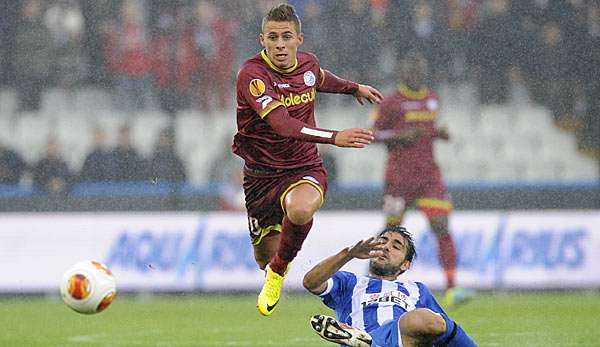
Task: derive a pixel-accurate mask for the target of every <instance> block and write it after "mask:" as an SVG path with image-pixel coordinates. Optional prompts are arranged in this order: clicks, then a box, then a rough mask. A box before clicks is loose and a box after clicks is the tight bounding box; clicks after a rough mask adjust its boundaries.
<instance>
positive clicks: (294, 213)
mask: <svg viewBox="0 0 600 347" xmlns="http://www.w3.org/2000/svg"><path fill="white" fill-rule="evenodd" d="M315 212H316V209H313V208H312V207H310V206H302V207H296V208H292V209H289V210H287V213H286V215H287V217H288V219H289V220H290V222H292V223H294V224H296V225H304V224H306V223H308V222H310V220H311V219H312V218H313V216H314V214H315Z"/></svg>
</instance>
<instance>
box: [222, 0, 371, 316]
mask: <svg viewBox="0 0 600 347" xmlns="http://www.w3.org/2000/svg"><path fill="white" fill-rule="evenodd" d="M303 40H304V36H303V34H302V31H301V24H300V19H299V18H298V16H297V14H296V12H295V10H294V8H293V7H292V6H290V5H288V4H281V5H278V6H275V7H273V8H271V9H270V10H269V12H268V13H267V14H266V15H265V16H264V18H263V21H262V31H261V33H260V35H259V41H260V44H261V46H262V47H263V48H264V49H263V50H262V51H261V52H260V53H258V54H257V55H255V56H254V57H252V58H250V59H248V60H247V61H246V62H245V63H244V64H243V65H242V66H241V68H240V70H239V72H238V76H237V128H238V132H237V134H236V135H235V137H234V141H233V146H232V150H233V152H234V153H236V154H237V155H239V156H240V157H242V158H243V159H244V161H245V165H244V183H243V186H244V194H245V199H246V210H247V212H248V224H249V230H250V237H251V239H252V245H253V246H254V256H255V259H256V262H257V264H258V265H259V267H260V268H261V269H264V270H265V271H266V276H265V282H264V286H263V288H262V290H261V292H260V294H259V296H258V302H257V307H258V310H259V311H260V313H261V314H263V315H270V314H271V313H272V312H273V309H274V308H275V305H277V303H278V302H279V297H280V294H281V288H282V285H283V279H284V276H285V274H286V272H287V268H288V264H289V263H290V262H291V261H292V260H293V259H294V258H295V257H296V254H297V253H298V251H299V250H300V248H301V246H302V243H303V242H304V240H305V238H306V236H307V235H308V232H309V230H310V228H311V226H312V221H313V215H314V214H315V212H316V211H317V210H318V209H319V208H320V207H321V205H322V203H323V199H324V196H325V193H326V191H327V173H326V171H325V169H324V168H323V162H322V160H321V158H320V157H319V153H318V151H317V146H316V143H328V144H333V145H336V146H339V147H352V148H362V147H364V146H365V145H368V144H369V143H371V141H372V140H373V134H372V131H371V130H369V129H363V128H352V129H345V130H341V131H336V130H329V129H321V128H317V127H316V123H315V115H314V109H315V101H316V93H317V92H326V93H340V94H350V95H354V96H355V97H356V98H357V99H358V101H359V102H360V103H361V104H363V102H364V100H367V101H369V102H371V103H373V102H375V103H379V102H380V101H381V99H382V98H383V95H381V93H380V92H379V91H378V90H376V89H375V88H373V87H370V86H366V85H361V84H358V83H355V82H351V81H347V80H344V79H341V78H339V77H337V76H336V75H334V74H333V73H331V72H329V71H327V70H325V69H323V68H321V66H320V64H319V61H318V60H317V58H316V57H315V56H314V55H313V54H310V53H305V52H299V51H298V47H299V46H300V45H301V44H302V42H303Z"/></svg>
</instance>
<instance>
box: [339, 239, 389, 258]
mask: <svg viewBox="0 0 600 347" xmlns="http://www.w3.org/2000/svg"><path fill="white" fill-rule="evenodd" d="M384 244H385V242H383V241H382V240H381V239H379V238H378V237H375V236H373V237H369V238H368V239H366V240H361V241H358V242H357V243H356V244H355V245H354V246H352V247H350V248H349V249H348V256H349V257H352V258H358V259H369V258H377V257H379V256H382V255H383V245H384Z"/></svg>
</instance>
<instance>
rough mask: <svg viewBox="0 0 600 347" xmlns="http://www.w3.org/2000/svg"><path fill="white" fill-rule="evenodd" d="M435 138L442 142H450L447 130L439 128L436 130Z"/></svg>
mask: <svg viewBox="0 0 600 347" xmlns="http://www.w3.org/2000/svg"><path fill="white" fill-rule="evenodd" d="M437 137H439V138H440V139H442V140H450V133H449V132H448V128H446V127H441V128H438V129H437Z"/></svg>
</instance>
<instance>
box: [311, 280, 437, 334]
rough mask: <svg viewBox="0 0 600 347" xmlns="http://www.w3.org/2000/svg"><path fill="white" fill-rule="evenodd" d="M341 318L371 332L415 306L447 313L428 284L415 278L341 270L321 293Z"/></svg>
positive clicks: (326, 302) (339, 319)
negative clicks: (413, 279)
mask: <svg viewBox="0 0 600 347" xmlns="http://www.w3.org/2000/svg"><path fill="white" fill-rule="evenodd" d="M320 297H321V299H322V300H323V302H324V303H325V305H327V306H329V307H330V308H332V309H334V310H335V313H336V315H337V319H338V321H340V322H344V323H346V324H349V325H351V326H353V327H355V328H358V329H361V330H365V331H367V332H371V331H373V330H375V329H377V328H379V327H380V326H381V325H383V324H384V323H386V322H388V321H390V320H392V319H394V320H396V319H398V318H400V316H401V315H402V314H404V313H405V312H408V311H412V310H414V309H415V308H428V309H430V310H432V311H434V312H438V313H444V311H443V310H442V308H441V307H440V305H439V304H438V303H437V301H436V300H435V298H434V297H433V295H432V294H431V292H430V291H429V289H428V288H427V286H425V285H424V284H423V283H420V282H413V281H401V280H394V281H387V280H381V279H378V278H375V277H370V276H364V275H356V274H354V273H351V272H346V271H338V272H336V273H335V274H334V275H333V276H332V277H331V278H330V279H329V280H328V281H327V289H326V290H325V291H324V292H323V293H322V294H321V295H320Z"/></svg>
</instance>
